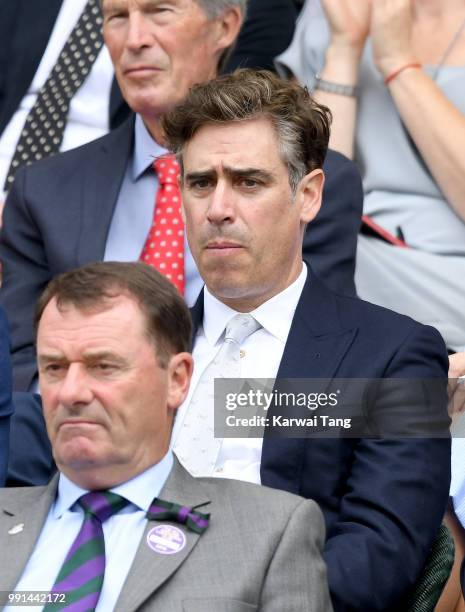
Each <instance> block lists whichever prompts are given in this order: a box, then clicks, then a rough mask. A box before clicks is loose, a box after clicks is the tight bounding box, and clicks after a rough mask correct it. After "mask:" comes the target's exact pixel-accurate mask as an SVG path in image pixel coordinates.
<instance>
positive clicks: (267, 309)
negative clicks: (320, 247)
mask: <svg viewBox="0 0 465 612" xmlns="http://www.w3.org/2000/svg"><path fill="white" fill-rule="evenodd" d="M307 274H308V272H307V266H306V265H305V264H304V265H302V270H301V272H300V274H299V276H298V277H297V279H296V280H295V281H294V282H293V283H292V284H291V285H289V287H286V289H284V291H281V293H278V294H277V295H274V296H273V297H272V298H270V299H269V300H267V301H266V302H264V303H263V304H261V305H260V306H259V307H258V308H256V309H255V310H252V311H251V313H250V314H251V315H252V316H253V317H254V319H256V320H257V321H258V322H259V323H260V325H261V326H262V327H263V328H264V329H265V330H266V331H267V332H269V333H270V334H272V335H273V336H275V337H276V338H277V339H278V340H280V341H281V342H282V343H283V344H285V342H286V340H287V336H288V334H289V330H290V328H291V323H292V319H293V318H294V312H295V309H296V308H297V304H298V302H299V299H300V295H301V293H302V290H303V288H304V285H305V281H306V280H307ZM203 300H204V317H203V331H204V334H205V337H206V339H207V341H208V342H209V344H211V345H212V346H214V345H215V344H216V343H217V342H218V341H219V339H220V337H221V335H222V334H223V331H224V330H225V329H226V325H227V324H228V322H229V321H230V320H231V319H232V318H233V317H234V315H236V314H238V313H237V311H236V310H233V309H232V308H230V307H229V306H226V304H223V302H220V300H218V299H217V298H216V297H215V296H214V295H212V294H211V293H210V292H209V291H208V289H207V287H205V288H204V292H203Z"/></svg>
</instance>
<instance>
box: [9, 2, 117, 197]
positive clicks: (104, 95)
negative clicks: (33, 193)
mask: <svg viewBox="0 0 465 612" xmlns="http://www.w3.org/2000/svg"><path fill="white" fill-rule="evenodd" d="M86 3H87V0H63V4H62V5H61V8H60V12H59V13H58V16H57V19H56V21H55V25H54V28H53V31H52V34H51V36H50V39H49V42H48V44H47V47H46V49H45V52H44V55H43V56H42V60H41V62H40V64H39V67H38V68H37V71H36V73H35V75H34V78H33V80H32V83H31V84H30V86H29V89H28V91H27V93H26V95H25V96H24V97H23V99H22V100H21V103H20V105H19V107H18V109H17V110H16V112H15V113H14V115H13V116H12V118H11V119H10V122H9V123H8V125H7V126H6V128H5V130H4V131H3V133H2V135H1V137H0V200H2V199H3V197H2V196H1V190H2V189H3V185H4V184H5V179H6V175H7V172H8V169H9V167H10V163H11V160H12V158H13V155H14V152H15V149H16V143H17V142H18V140H19V137H20V134H21V131H22V129H23V126H24V123H25V121H26V117H27V116H28V114H29V111H30V110H31V108H32V107H33V106H34V104H35V101H36V100H37V95H38V93H39V90H40V89H41V87H42V86H43V85H44V83H45V81H46V80H47V78H48V77H49V75H50V73H51V71H52V69H53V67H54V66H55V64H56V62H57V60H58V57H59V55H60V52H61V50H62V48H63V47H64V45H65V43H66V41H67V40H68V38H69V35H70V34H71V32H72V30H73V28H74V26H75V25H76V23H77V22H78V20H79V17H80V16H81V13H82V11H83V10H84V7H85V5H86ZM113 75H114V72H113V65H112V63H111V59H110V55H109V53H108V50H107V49H106V47H105V46H103V47H102V49H101V50H100V53H99V55H98V57H97V59H96V60H95V62H94V64H93V66H92V69H91V71H90V72H89V75H88V76H87V78H86V79H85V81H84V83H83V84H82V86H81V87H80V88H79V89H78V91H77V92H76V94H75V95H74V96H73V98H72V100H71V104H70V109H69V115H68V120H67V123H66V128H65V132H64V135H63V141H62V143H61V146H60V151H67V150H68V149H72V148H74V147H77V146H79V145H81V144H84V143H86V142H89V141H90V140H94V138H98V137H99V136H103V135H104V134H106V133H107V132H108V129H109V106H110V92H111V84H112V81H113Z"/></svg>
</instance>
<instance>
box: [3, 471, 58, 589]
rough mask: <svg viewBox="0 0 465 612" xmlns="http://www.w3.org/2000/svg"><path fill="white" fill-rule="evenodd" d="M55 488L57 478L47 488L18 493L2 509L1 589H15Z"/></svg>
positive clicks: (53, 496) (40, 528)
mask: <svg viewBox="0 0 465 612" xmlns="http://www.w3.org/2000/svg"><path fill="white" fill-rule="evenodd" d="M57 484H58V476H56V477H54V478H53V479H52V481H51V482H50V484H49V485H48V486H47V487H30V488H27V489H24V490H18V494H17V495H16V496H15V498H14V500H12V501H11V502H8V503H5V504H4V505H3V507H2V508H1V510H0V512H1V515H0V516H1V518H0V521H1V523H0V550H1V551H2V576H1V585H2V586H1V588H2V589H5V590H7V591H9V590H13V589H14V587H15V586H16V584H17V582H18V580H19V578H20V576H21V574H22V572H23V570H24V567H25V566H26V563H27V562H28V560H29V557H30V556H31V553H32V551H33V548H34V546H35V543H36V541H37V539H38V537H39V535H40V532H41V531H42V527H43V526H44V523H45V519H46V518H47V514H48V511H49V510H50V506H51V504H52V502H53V500H54V499H55V495H56V489H57Z"/></svg>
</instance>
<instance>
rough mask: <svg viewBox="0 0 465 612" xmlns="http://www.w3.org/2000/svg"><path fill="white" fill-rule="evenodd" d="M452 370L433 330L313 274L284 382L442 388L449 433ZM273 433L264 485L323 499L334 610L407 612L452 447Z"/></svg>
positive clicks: (198, 313) (283, 368) (282, 370)
mask: <svg viewBox="0 0 465 612" xmlns="http://www.w3.org/2000/svg"><path fill="white" fill-rule="evenodd" d="M192 315H193V320H194V327H195V329H196V328H197V327H198V326H199V324H200V323H201V321H202V318H203V299H202V295H201V296H200V298H199V300H198V301H197V303H196V305H195V307H194V308H193V309H192ZM447 367H448V359H447V352H446V348H445V346H444V342H443V340H442V338H441V336H440V334H439V333H438V332H437V331H436V330H435V329H434V328H432V327H427V326H424V325H421V324H419V323H417V322H415V321H413V320H412V319H410V318H408V317H405V316H402V315H399V314H396V313H394V312H391V311H389V310H386V309H384V308H380V307H378V306H374V305H373V304H369V303H368V302H363V301H362V300H359V299H357V298H350V297H343V296H340V295H336V294H334V293H332V292H331V291H329V290H328V289H327V288H326V287H325V285H324V284H323V283H322V282H321V281H319V280H318V278H317V277H316V276H315V275H313V274H312V273H311V271H310V270H309V277H308V279H307V282H306V284H305V287H304V289H303V292H302V295H301V298H300V301H299V303H298V306H297V309H296V312H295V315H294V318H293V321H292V325H291V329H290V332H289V336H288V339H287V342H286V346H285V348H284V353H283V357H282V360H281V363H280V366H279V371H278V375H277V378H278V379H279V378H329V379H331V378H333V377H338V378H370V379H371V378H374V379H378V378H407V379H431V378H439V379H443V383H444V394H443V399H444V405H443V406H440V408H439V412H440V415H443V419H444V420H443V424H444V426H445V429H446V431H447V426H448V418H447V405H446V404H447V396H446V390H445V385H446V378H447ZM441 384H442V383H441ZM380 401H382V400H380ZM377 407H379V406H377ZM425 408H426V407H425ZM407 409H408V408H407ZM443 431H444V430H443ZM267 433H268V434H269V433H270V431H269V430H265V435H264V440H263V449H262V459H261V469H260V473H261V482H262V484H264V485H268V486H270V487H275V488H277V489H284V490H286V491H290V492H292V493H296V494H298V495H302V496H303V497H307V498H312V499H314V500H316V501H317V502H318V503H319V505H320V507H321V509H322V511H323V514H324V516H325V521H326V528H327V543H326V547H325V560H326V563H327V566H328V579H329V587H330V592H331V596H332V601H333V605H334V607H335V610H336V611H337V612H342V611H344V612H348V611H349V610H350V611H353V612H355V611H357V612H360V611H362V610H363V611H368V610H369V611H370V612H375V611H377V610H384V611H385V610H393V611H394V610H395V611H396V612H398V611H399V610H402V609H404V605H406V604H407V598H408V594H409V591H410V589H411V588H412V586H413V585H414V584H415V581H416V580H417V578H418V576H419V573H420V571H421V569H422V567H423V565H424V563H425V560H426V557H427V553H428V551H429V548H430V546H431V543H432V541H433V539H434V536H435V534H436V532H437V530H438V528H439V525H440V523H441V520H442V517H443V514H444V512H445V508H446V504H447V501H448V494H449V482H450V440H449V439H444V438H443V439H440V438H437V439H434V438H430V439H424V438H417V439H406V438H400V437H399V438H398V439H347V438H345V439H343V438H339V439H337V438H332V439H327V438H326V439H321V438H320V439H303V438H299V439H291V438H276V437H271V436H270V435H267Z"/></svg>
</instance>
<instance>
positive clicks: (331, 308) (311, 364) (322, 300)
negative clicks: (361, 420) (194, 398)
mask: <svg viewBox="0 0 465 612" xmlns="http://www.w3.org/2000/svg"><path fill="white" fill-rule="evenodd" d="M356 333H357V328H352V329H346V328H344V327H343V326H341V322H340V318H339V313H338V303H337V297H336V296H335V294H333V293H332V292H330V291H329V290H328V289H327V288H326V287H325V285H324V284H323V283H322V282H321V281H320V280H318V278H317V277H316V276H315V275H314V274H313V273H312V271H311V269H310V268H309V270H308V277H307V281H306V283H305V286H304V289H303V291H302V295H301V297H300V300H299V303H298V305H297V308H296V311H295V315H294V319H293V321H292V325H291V329H290V331H289V336H288V338H287V342H286V346H285V347H284V352H283V356H282V359H281V363H280V366H279V370H278V375H277V377H276V384H275V388H279V386H280V382H279V380H280V379H286V378H324V379H332V378H333V377H334V376H336V375H337V370H338V368H339V364H340V363H341V361H342V360H343V358H344V356H345V355H346V353H347V351H348V350H349V347H350V346H351V344H352V342H353V340H354V338H355V336H356ZM294 390H295V389H294ZM279 412H280V411H279V409H278V408H277V407H271V408H270V411H269V414H268V416H269V417H272V416H273V414H278V413H279ZM270 433H271V432H270V431H269V430H265V434H264V439H263V447H262V460H261V466H260V476H261V482H262V484H265V485H268V486H272V487H275V488H279V489H284V490H286V491H290V492H292V493H297V494H299V493H300V483H301V477H302V474H301V468H302V458H303V451H304V448H305V442H306V440H305V439H304V438H301V439H294V438H276V437H273V436H271V435H270Z"/></svg>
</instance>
